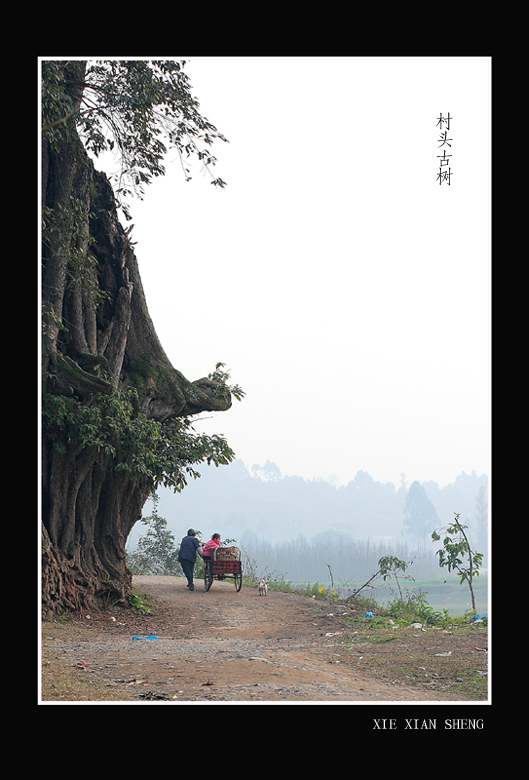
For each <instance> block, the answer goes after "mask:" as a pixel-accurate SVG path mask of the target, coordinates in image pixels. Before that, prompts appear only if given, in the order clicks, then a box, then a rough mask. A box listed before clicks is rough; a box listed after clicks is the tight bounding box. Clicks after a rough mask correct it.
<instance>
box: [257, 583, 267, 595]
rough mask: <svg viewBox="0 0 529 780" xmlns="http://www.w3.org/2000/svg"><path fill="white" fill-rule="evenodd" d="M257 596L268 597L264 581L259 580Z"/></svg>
mask: <svg viewBox="0 0 529 780" xmlns="http://www.w3.org/2000/svg"><path fill="white" fill-rule="evenodd" d="M259 595H260V596H267V595H268V585H267V584H266V582H265V581H264V580H261V581H260V583H259Z"/></svg>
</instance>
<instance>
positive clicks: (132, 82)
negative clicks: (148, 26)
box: [42, 61, 242, 615]
mask: <svg viewBox="0 0 529 780" xmlns="http://www.w3.org/2000/svg"><path fill="white" fill-rule="evenodd" d="M214 138H221V139H222V140H225V139H223V137H222V136H221V135H220V134H219V133H217V131H216V129H215V127H214V126H213V125H211V124H210V123H209V122H208V121H207V120H206V119H204V118H203V117H202V116H201V115H200V113H199V110H198V102H197V100H196V99H195V98H193V97H192V95H191V90H190V84H189V82H188V79H187V77H186V76H185V75H184V72H183V63H176V62H142V61H119V62H118V61H107V62H98V63H86V62H81V61H45V62H42V211H43V230H42V236H43V249H42V414H43V423H42V601H43V614H44V615H50V614H54V613H57V612H60V611H64V610H77V609H80V608H93V607H94V606H96V607H98V606H99V607H104V606H108V605H110V604H113V603H117V602H119V601H122V600H124V599H126V597H127V595H128V594H129V592H130V588H131V576H130V572H129V571H128V569H127V565H126V553H125V543H126V540H127V537H128V535H129V533H130V531H131V529H132V526H133V525H134V523H135V522H136V521H137V520H139V519H140V517H141V510H142V507H143V505H144V503H145V501H146V500H147V498H148V496H149V494H150V493H151V492H152V491H153V490H154V489H156V487H157V486H158V485H159V484H165V485H171V486H173V487H174V488H175V489H176V490H179V489H181V488H182V487H183V486H184V485H185V482H186V476H188V475H189V474H192V475H195V473H196V472H195V471H194V469H193V466H194V464H197V463H200V462H203V461H207V462H214V463H215V464H219V463H229V462H230V461H231V460H232V459H233V452H232V451H231V449H230V448H229V446H228V444H227V443H226V441H225V440H224V439H223V438H222V437H217V436H211V437H210V436H205V435H198V434H197V433H196V432H195V430H194V429H193V427H192V425H191V419H192V416H193V415H196V414H198V413H200V412H202V411H203V410H208V411H223V410H226V409H228V408H229V407H230V406H231V401H232V395H234V396H236V397H239V398H240V396H241V395H242V391H240V389H239V388H236V387H235V388H234V387H230V386H229V385H228V384H227V380H228V375H227V374H226V372H225V371H223V368H222V364H220V363H219V364H218V365H217V367H216V368H215V370H213V372H212V373H210V374H209V375H208V376H207V377H204V378H202V379H199V380H196V381H188V380H187V379H186V378H185V377H184V376H183V375H182V374H181V373H180V372H179V371H178V370H176V369H175V368H174V367H173V366H172V365H171V363H170V361H169V359H168V358H167V356H166V354H165V352H164V350H163V348H162V346H161V344H160V342H159V340H158V337H157V335H156V332H155V330H154V327H153V323H152V321H151V319H150V316H149V313H148V310H147V304H146V301H145V296H144V293H143V289H142V284H141V280H140V275H139V272H138V264H137V261H136V257H135V253H134V250H133V246H132V243H131V240H130V230H127V229H125V228H124V227H123V225H122V224H121V222H120V220H119V218H118V206H119V205H121V207H123V208H124V211H125V213H126V197H127V195H130V194H131V193H133V192H134V191H136V194H138V193H139V194H140V196H141V193H142V186H143V185H144V184H147V183H148V182H149V180H150V178H151V177H152V176H157V175H160V174H163V166H162V161H163V157H164V154H165V151H166V146H165V143H167V142H168V144H171V145H172V146H173V147H174V148H176V149H177V150H178V152H179V153H180V156H181V159H182V161H184V160H185V159H186V155H189V154H195V155H196V156H198V157H199V159H202V160H203V162H204V163H205V164H206V165H212V164H214V162H215V158H213V157H212V156H211V155H210V153H209V152H208V151H203V150H201V149H200V148H199V146H198V144H199V143H202V144H205V148H206V147H209V146H210V145H211V143H212V141H213V139H214ZM109 149H113V150H114V151H117V152H118V154H119V159H120V161H121V169H120V176H119V181H118V183H117V184H115V185H114V186H111V183H110V181H109V179H108V178H107V176H106V175H105V174H103V173H101V172H98V171H97V170H96V169H95V167H94V164H93V161H92V160H93V158H94V156H95V157H97V155H98V154H99V153H100V152H102V151H104V150H109ZM87 150H89V151H90V152H91V155H89V154H88V153H87ZM184 170H185V163H184ZM213 183H215V184H220V186H223V185H224V182H222V180H220V179H216V180H214V182H213Z"/></svg>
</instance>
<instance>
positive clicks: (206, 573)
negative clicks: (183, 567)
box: [204, 565, 213, 590]
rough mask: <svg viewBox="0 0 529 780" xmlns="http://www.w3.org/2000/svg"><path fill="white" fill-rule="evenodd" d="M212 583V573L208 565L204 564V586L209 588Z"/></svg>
mask: <svg viewBox="0 0 529 780" xmlns="http://www.w3.org/2000/svg"><path fill="white" fill-rule="evenodd" d="M212 584H213V574H212V572H211V569H210V567H209V566H207V565H206V567H205V570H204V587H205V589H206V590H209V589H210V588H211V586H212Z"/></svg>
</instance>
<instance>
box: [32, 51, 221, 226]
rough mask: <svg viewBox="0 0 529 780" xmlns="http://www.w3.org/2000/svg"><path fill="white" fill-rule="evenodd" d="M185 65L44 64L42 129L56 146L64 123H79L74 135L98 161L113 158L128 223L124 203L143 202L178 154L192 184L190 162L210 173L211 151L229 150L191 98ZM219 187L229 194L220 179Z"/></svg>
mask: <svg viewBox="0 0 529 780" xmlns="http://www.w3.org/2000/svg"><path fill="white" fill-rule="evenodd" d="M185 64H186V63H185V60H181V61H180V62H177V61H172V60H105V61H95V62H90V61H89V62H88V63H87V67H86V69H85V71H84V72H82V71H81V69H80V68H79V67H76V65H77V63H75V62H74V63H72V67H69V68H64V63H63V62H61V61H54V60H50V61H45V62H43V68H42V72H43V90H42V108H43V116H42V127H43V131H44V133H45V134H46V135H47V137H48V138H49V139H50V140H51V141H52V142H53V140H54V138H56V137H57V135H58V134H59V133H60V132H62V131H63V130H64V127H65V126H66V125H67V121H68V120H69V119H70V118H71V117H74V118H75V123H76V127H77V132H78V133H79V136H80V138H81V139H82V141H83V143H84V145H85V147H86V149H87V150H88V151H89V152H91V153H92V154H93V155H94V156H95V157H96V158H97V157H99V155H101V154H102V153H103V152H116V153H117V155H118V158H119V160H120V170H119V173H118V174H117V175H116V176H115V177H114V182H113V184H114V191H115V194H116V196H117V197H118V200H119V203H120V206H121V207H122V209H123V211H124V214H125V216H126V217H127V218H130V213H129V211H128V208H127V206H126V202H125V200H124V198H125V197H126V196H128V195H131V194H134V195H136V196H139V197H142V196H143V194H144V191H145V190H144V188H145V185H147V184H149V182H150V181H152V179H153V177H157V176H161V175H163V174H164V173H165V167H164V158H165V156H166V154H167V151H168V149H169V148H170V149H175V150H176V151H177V153H178V156H179V158H180V162H181V164H182V168H183V170H184V173H185V177H186V179H187V180H190V179H191V176H190V175H189V169H188V168H187V165H186V160H187V159H188V158H189V157H191V156H193V155H194V156H196V157H197V159H198V160H201V161H202V162H203V164H204V165H205V166H206V168H207V169H208V170H210V173H211V168H210V166H214V165H215V163H216V162H217V159H216V157H215V156H214V155H213V154H212V151H211V146H212V144H213V142H214V141H215V140H216V139H219V140H222V141H224V142H227V139H226V138H225V137H224V135H222V133H220V132H219V131H218V130H217V128H216V127H215V125H213V124H212V123H211V122H210V121H209V120H208V119H207V118H205V117H203V116H202V114H201V113H200V104H199V101H198V100H197V98H196V97H194V96H193V95H192V93H191V83H190V80H189V77H188V76H187V74H186V73H185V72H184V66H185ZM211 183H212V184H213V185H214V186H218V187H221V188H223V187H225V186H226V182H225V181H223V180H222V179H221V178H220V177H217V178H215V177H213V175H212V181H211Z"/></svg>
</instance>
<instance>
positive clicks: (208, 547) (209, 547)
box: [202, 534, 220, 565]
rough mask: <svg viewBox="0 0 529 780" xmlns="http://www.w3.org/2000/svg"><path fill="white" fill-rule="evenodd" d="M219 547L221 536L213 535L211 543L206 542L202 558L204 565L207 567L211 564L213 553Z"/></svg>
mask: <svg viewBox="0 0 529 780" xmlns="http://www.w3.org/2000/svg"><path fill="white" fill-rule="evenodd" d="M217 547H220V534H213V536H212V537H211V539H210V540H209V542H206V544H205V545H204V547H203V548H202V557H203V558H204V563H205V564H206V565H207V564H209V563H211V553H212V552H213V550H215V549H216V548H217Z"/></svg>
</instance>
